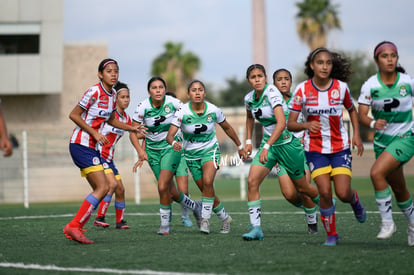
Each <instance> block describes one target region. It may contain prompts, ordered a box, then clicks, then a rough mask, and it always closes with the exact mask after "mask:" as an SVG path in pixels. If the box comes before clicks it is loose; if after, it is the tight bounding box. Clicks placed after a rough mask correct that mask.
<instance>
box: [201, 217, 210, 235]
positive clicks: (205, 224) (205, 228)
mask: <svg viewBox="0 0 414 275" xmlns="http://www.w3.org/2000/svg"><path fill="white" fill-rule="evenodd" d="M200 232H201V233H205V234H210V221H209V220H207V219H201V222H200Z"/></svg>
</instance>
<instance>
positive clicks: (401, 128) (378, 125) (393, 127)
mask: <svg viewBox="0 0 414 275" xmlns="http://www.w3.org/2000/svg"><path fill="white" fill-rule="evenodd" d="M374 59H375V63H376V64H377V67H378V73H377V74H375V75H373V76H371V77H370V78H369V79H368V80H367V81H366V82H365V83H364V84H363V85H362V88H361V95H360V96H359V99H358V103H359V116H360V118H359V119H360V122H361V124H362V125H365V126H369V127H370V128H372V129H374V130H375V135H374V151H375V157H376V160H375V162H374V164H373V166H372V168H371V172H370V176H371V181H372V184H373V185H374V190H375V200H376V202H377V205H378V209H379V212H380V215H381V226H380V232H379V233H378V235H377V239H380V240H381V239H388V238H391V236H392V235H393V234H394V232H395V231H396V230H397V228H396V226H395V223H394V220H393V217H392V198H391V190H390V188H389V187H390V186H391V189H392V191H393V192H394V195H395V199H396V201H397V205H398V207H399V208H400V209H401V211H402V212H403V213H404V215H405V217H406V218H407V220H408V224H409V225H408V230H407V234H408V245H409V246H414V208H413V201H412V196H411V194H410V192H409V191H408V189H407V185H406V182H405V178H404V172H403V166H404V164H405V163H407V162H408V161H409V160H410V159H411V158H412V157H413V155H414V146H413V144H414V121H413V113H412V109H413V102H412V100H413V97H414V95H413V89H414V82H413V79H412V78H411V77H410V76H409V75H407V74H405V70H404V68H402V67H401V66H400V65H399V64H398V50H397V47H396V46H395V44H394V43H392V42H389V41H383V42H381V43H379V44H378V45H377V46H376V47H375V49H374ZM370 109H371V113H372V117H373V118H371V117H370V116H369V115H368V113H369V110H370Z"/></svg>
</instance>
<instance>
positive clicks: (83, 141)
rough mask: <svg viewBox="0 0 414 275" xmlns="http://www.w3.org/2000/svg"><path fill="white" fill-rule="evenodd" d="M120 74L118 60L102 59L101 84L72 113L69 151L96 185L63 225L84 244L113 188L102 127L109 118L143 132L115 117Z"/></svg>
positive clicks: (112, 121)
mask: <svg viewBox="0 0 414 275" xmlns="http://www.w3.org/2000/svg"><path fill="white" fill-rule="evenodd" d="M118 76H119V68H118V63H117V62H116V61H115V60H113V59H109V58H108V59H104V60H102V61H101V63H100V64H99V66H98V77H99V79H100V83H98V84H96V85H94V86H92V87H91V88H89V89H88V91H86V92H85V93H84V95H83V97H82V99H81V100H80V101H79V103H78V104H77V105H76V106H75V107H74V108H73V110H72V112H71V113H70V115H69V118H70V119H71V120H72V121H73V122H74V123H75V124H76V128H75V130H74V131H73V134H72V137H71V139H70V145H69V151H70V154H71V156H72V160H73V162H74V163H75V165H76V166H78V167H79V169H80V171H81V175H82V176H84V177H86V179H87V180H88V183H89V185H90V186H91V187H92V192H91V193H90V194H89V195H88V196H87V197H86V198H85V200H84V201H83V203H82V205H81V207H80V209H79V211H78V213H77V214H76V215H75V217H74V218H73V219H72V221H71V222H69V223H68V224H67V225H66V226H65V227H64V228H63V233H64V234H65V236H66V238H68V239H70V240H75V241H78V242H80V243H84V244H90V243H93V241H92V240H90V239H88V238H86V237H85V235H84V232H85V230H84V229H83V226H84V225H85V224H86V222H87V221H88V220H89V218H90V217H91V215H92V212H93V211H94V210H95V209H96V208H97V206H98V204H99V202H100V201H101V200H102V199H103V197H104V196H105V195H106V194H107V193H108V190H109V184H108V181H107V179H106V177H105V174H104V171H103V170H104V169H103V166H102V162H101V159H100V153H99V151H98V150H97V143H99V144H100V145H104V144H107V143H108V142H109V141H108V139H107V137H106V136H105V135H102V134H101V133H100V132H99V130H100V129H101V127H103V123H104V122H106V121H107V122H108V123H109V124H110V125H112V126H114V127H116V128H119V129H122V130H126V131H131V132H134V133H137V134H138V133H141V132H142V127H132V126H131V125H128V124H125V123H122V122H120V121H119V120H117V119H116V117H115V113H114V110H115V97H114V95H115V91H114V90H113V88H112V87H113V85H115V84H116V83H117V82H118Z"/></svg>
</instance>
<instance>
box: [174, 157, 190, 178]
mask: <svg viewBox="0 0 414 275" xmlns="http://www.w3.org/2000/svg"><path fill="white" fill-rule="evenodd" d="M175 176H176V177H188V166H187V162H186V161H185V158H184V155H181V160H180V163H179V164H178V167H177V171H176V172H175Z"/></svg>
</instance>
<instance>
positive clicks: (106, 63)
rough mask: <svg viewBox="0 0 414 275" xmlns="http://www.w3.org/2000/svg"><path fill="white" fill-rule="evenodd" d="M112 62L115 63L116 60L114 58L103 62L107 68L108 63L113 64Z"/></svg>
mask: <svg viewBox="0 0 414 275" xmlns="http://www.w3.org/2000/svg"><path fill="white" fill-rule="evenodd" d="M111 63H115V61H114V60H109V61H106V62H105V63H104V64H103V66H102V68H105V67H106V65H108V64H111Z"/></svg>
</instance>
